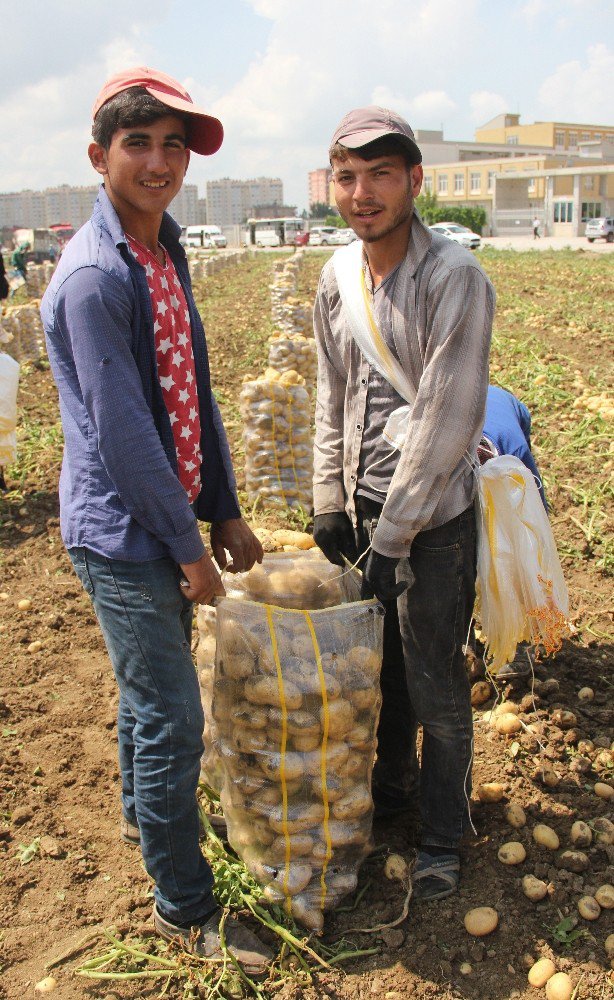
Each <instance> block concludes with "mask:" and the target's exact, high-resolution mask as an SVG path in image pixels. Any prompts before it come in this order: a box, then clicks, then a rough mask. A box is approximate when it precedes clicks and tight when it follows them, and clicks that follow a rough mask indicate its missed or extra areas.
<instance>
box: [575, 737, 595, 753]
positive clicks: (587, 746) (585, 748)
mask: <svg viewBox="0 0 614 1000" xmlns="http://www.w3.org/2000/svg"><path fill="white" fill-rule="evenodd" d="M594 749H595V744H594V743H593V741H592V740H578V753H581V754H584V756H585V757H588V756H590V754H591V752H592V751H593V750H594Z"/></svg>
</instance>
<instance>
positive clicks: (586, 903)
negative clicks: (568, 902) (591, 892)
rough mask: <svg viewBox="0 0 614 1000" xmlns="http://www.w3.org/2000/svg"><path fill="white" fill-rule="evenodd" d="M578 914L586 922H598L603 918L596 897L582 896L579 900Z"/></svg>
mask: <svg viewBox="0 0 614 1000" xmlns="http://www.w3.org/2000/svg"><path fill="white" fill-rule="evenodd" d="M578 913H579V914H580V916H581V917H584V919H585V920H597V919H598V918H599V917H600V916H601V907H600V906H599V903H598V902H597V900H596V899H595V897H594V896H582V899H579V900H578Z"/></svg>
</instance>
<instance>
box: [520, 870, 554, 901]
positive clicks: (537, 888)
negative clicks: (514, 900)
mask: <svg viewBox="0 0 614 1000" xmlns="http://www.w3.org/2000/svg"><path fill="white" fill-rule="evenodd" d="M522 891H523V892H524V894H525V896H526V897H527V899H530V900H531V901H532V902H533V903H537V902H539V900H540V899H543V898H544V896H546V895H547V893H548V886H547V885H546V883H545V882H542V880H541V879H540V878H536V877H535V875H525V876H524V878H523V880H522Z"/></svg>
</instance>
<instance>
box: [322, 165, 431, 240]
mask: <svg viewBox="0 0 614 1000" xmlns="http://www.w3.org/2000/svg"><path fill="white" fill-rule="evenodd" d="M332 166H333V181H334V184H335V200H336V202H337V208H338V209H339V213H340V215H341V216H342V218H343V219H344V220H345V221H346V222H347V224H348V226H351V227H352V229H353V230H354V231H355V233H356V234H357V235H358V236H359V237H360V239H362V240H364V241H365V243H375V242H376V241H378V240H382V239H385V238H386V237H387V236H389V235H390V234H391V233H395V232H396V231H397V230H398V229H399V228H400V227H402V226H406V227H407V230H408V232H409V227H410V225H411V216H412V212H413V208H414V198H415V197H416V196H417V195H418V194H419V193H420V188H421V186H422V167H421V166H419V165H418V166H415V167H408V166H407V164H406V162H405V160H404V158H403V157H402V156H401V155H400V154H397V153H395V154H391V155H389V156H378V157H377V158H376V159H375V160H363V159H361V158H360V156H358V155H357V154H355V153H352V154H350V155H349V156H348V158H347V159H346V160H337V159H334V160H333V164H332Z"/></svg>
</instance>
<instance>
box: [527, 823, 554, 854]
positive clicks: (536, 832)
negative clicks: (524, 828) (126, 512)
mask: <svg viewBox="0 0 614 1000" xmlns="http://www.w3.org/2000/svg"><path fill="white" fill-rule="evenodd" d="M533 840H534V841H535V843H536V844H539V846H540V847H545V848H547V849H548V850H549V851H557V850H558V848H559V845H560V840H559V838H558V834H557V833H556V832H555V831H554V830H553V829H552V827H550V826H546V824H545V823H538V824H537V826H536V827H535V828H534V829H533Z"/></svg>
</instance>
